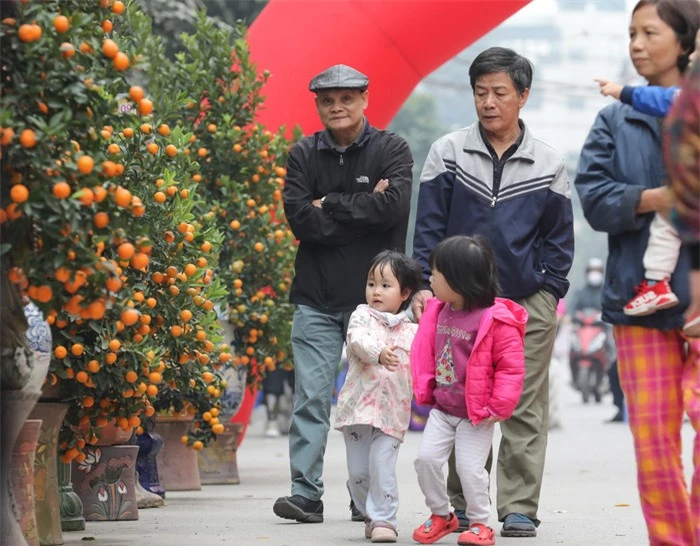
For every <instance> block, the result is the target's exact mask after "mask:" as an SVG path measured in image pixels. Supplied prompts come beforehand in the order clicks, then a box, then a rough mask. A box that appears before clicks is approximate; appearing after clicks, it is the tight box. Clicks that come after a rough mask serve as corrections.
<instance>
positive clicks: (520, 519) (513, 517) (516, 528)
mask: <svg viewBox="0 0 700 546" xmlns="http://www.w3.org/2000/svg"><path fill="white" fill-rule="evenodd" d="M501 536H502V537H536V536H537V525H535V522H534V521H532V520H531V519H530V518H529V517H527V516H525V515H523V514H518V513H517V512H514V513H512V514H508V515H507V516H506V519H505V520H504V521H503V527H502V528H501Z"/></svg>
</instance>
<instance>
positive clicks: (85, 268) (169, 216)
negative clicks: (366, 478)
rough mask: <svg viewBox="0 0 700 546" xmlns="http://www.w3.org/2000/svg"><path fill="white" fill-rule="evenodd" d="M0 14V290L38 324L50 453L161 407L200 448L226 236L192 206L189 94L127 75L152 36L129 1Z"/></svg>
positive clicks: (153, 42) (195, 202)
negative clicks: (158, 93)
mask: <svg viewBox="0 0 700 546" xmlns="http://www.w3.org/2000/svg"><path fill="white" fill-rule="evenodd" d="M8 6H9V11H10V13H8ZM3 17H4V18H3V19H2V21H1V22H0V45H1V47H2V51H3V57H2V61H1V64H2V73H1V76H2V97H1V98H0V105H1V107H2V110H1V112H0V128H1V129H0V131H1V133H0V135H1V136H0V143H1V145H2V164H1V171H0V173H1V175H2V184H1V185H0V200H1V204H2V208H1V209H0V229H1V230H2V232H1V235H2V246H1V247H0V267H1V269H2V270H1V272H0V279H1V280H2V290H3V294H2V300H3V302H10V301H13V299H12V298H11V297H10V298H8V297H6V296H8V294H11V293H12V292H15V293H17V292H19V291H21V293H22V295H23V296H24V297H26V298H29V299H30V300H32V301H34V302H35V303H36V304H37V305H38V306H39V307H40V309H42V311H43V312H44V313H45V316H46V317H47V318H48V320H49V322H50V323H51V324H52V332H53V344H54V350H53V354H54V358H53V360H52V362H51V368H50V373H49V377H48V379H47V380H48V382H49V383H52V384H57V386H58V387H59V389H60V396H61V398H62V399H63V400H64V401H66V402H69V404H70V409H69V412H68V415H67V418H66V421H65V423H64V427H63V429H62V433H61V439H62V443H61V447H62V452H63V460H64V461H66V462H67V461H70V460H72V459H74V458H77V459H78V460H81V457H84V455H83V454H82V452H81V450H82V448H83V447H84V446H85V444H86V443H88V444H93V443H96V442H97V441H98V440H99V434H100V429H101V428H102V427H103V426H105V425H106V424H107V423H109V422H115V423H116V424H117V425H118V426H119V427H121V428H123V429H125V430H131V429H133V428H138V427H139V425H140V422H141V419H142V417H143V416H150V415H153V413H154V412H155V409H156V407H166V406H167V407H172V408H173V409H175V410H187V411H188V412H189V413H190V414H193V415H195V416H197V418H198V422H199V424H200V426H199V427H198V428H197V429H196V430H195V431H193V433H192V437H191V438H190V440H189V442H188V443H190V445H192V446H193V447H195V448H201V447H202V446H203V445H204V443H206V441H208V440H209V439H211V438H212V437H213V436H214V435H215V434H216V433H218V432H220V431H222V430H223V425H221V424H220V423H218V419H217V418H216V414H217V413H218V397H219V396H220V394H221V392H222V390H223V389H225V384H222V382H221V380H220V378H219V376H218V375H217V374H216V373H215V369H214V368H213V367H212V363H216V365H217V366H220V365H226V364H228V362H229V361H230V359H231V356H230V354H229V353H228V352H227V348H226V347H222V346H221V345H219V341H220V330H221V329H220V324H219V322H218V319H217V316H216V313H215V312H214V309H215V306H216V305H217V303H218V302H219V301H220V300H222V299H223V298H225V296H226V286H227V283H226V281H225V279H223V278H220V277H219V276H218V274H217V273H215V272H217V271H219V269H220V268H218V267H217V264H218V259H219V252H220V248H221V244H222V241H223V240H224V237H227V236H228V235H227V234H224V233H223V232H222V231H221V230H220V229H219V225H220V221H219V220H218V218H217V215H216V214H215V213H213V212H214V211H210V212H212V213H211V214H203V213H202V211H204V210H205V209H206V208H207V207H209V206H210V205H209V196H208V195H207V193H206V192H204V191H202V190H201V189H200V188H199V185H198V180H199V177H200V176H202V175H201V174H199V171H200V165H199V164H198V159H199V156H198V155H193V154H191V153H189V151H190V150H191V149H192V145H193V143H195V142H196V141H197V136H196V135H195V134H194V131H193V127H192V126H191V125H189V124H188V123H183V122H178V121H177V116H178V112H179V111H180V110H181V109H183V108H185V107H186V105H187V103H188V102H190V100H189V99H188V98H187V95H186V93H184V92H183V93H176V94H175V95H174V97H173V98H171V99H170V100H169V101H167V102H165V101H156V100H155V98H154V97H152V96H151V95H149V94H148V93H147V92H145V91H144V90H143V89H142V88H141V87H139V86H138V85H134V84H135V83H139V82H141V84H142V85H144V84H143V82H144V81H149V79H156V77H155V76H153V71H154V70H155V68H154V67H155V66H156V65H157V64H158V63H153V62H152V59H153V58H154V57H153V55H157V54H158V53H159V52H160V51H161V48H160V45H159V42H158V40H157V39H156V38H155V37H153V36H152V34H151V32H150V23H149V21H148V19H147V18H146V16H145V15H143V14H142V13H140V12H139V10H138V9H137V6H136V5H135V4H133V3H130V2H127V4H126V5H125V4H124V3H123V2H121V1H120V0H102V1H100V2H97V1H93V0H61V1H60V2H59V1H57V0H48V1H45V2H41V3H38V2H37V3H33V2H31V3H24V2H22V3H3ZM156 58H157V57H156ZM144 87H147V85H144ZM154 104H155V105H156V106H154ZM171 127H172V129H171ZM205 200H206V203H205ZM14 301H21V300H19V299H18V298H16V299H15V300H14ZM11 311H12V313H14V314H16V315H18V316H21V314H22V309H21V307H19V308H15V309H12V310H11ZM3 327H4V326H3ZM8 341H9V342H14V343H19V341H18V339H17V337H16V336H13V337H8V336H6V335H3V344H4V343H6V342H8ZM3 349H5V347H3ZM212 410H213V411H212ZM207 414H208V415H207ZM202 417H209V418H208V419H203V418H202Z"/></svg>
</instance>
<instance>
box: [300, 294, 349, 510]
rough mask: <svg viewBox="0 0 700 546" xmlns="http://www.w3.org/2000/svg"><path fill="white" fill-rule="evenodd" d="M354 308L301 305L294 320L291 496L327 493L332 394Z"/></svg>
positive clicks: (311, 497) (314, 498)
mask: <svg viewBox="0 0 700 546" xmlns="http://www.w3.org/2000/svg"><path fill="white" fill-rule="evenodd" d="M351 314H352V311H338V312H332V311H322V310H320V309H316V308H314V307H309V306H307V305H298V306H297V308H296V310H295V311H294V319H293V322H292V352H293V353H294V373H295V375H294V413H293V415H292V423H291V426H290V428H289V466H290V470H291V474H292V495H301V496H303V497H306V498H307V499H309V500H312V501H317V500H320V499H321V496H322V495H323V480H322V475H323V456H324V454H325V452H326V442H327V440H328V430H329V428H330V416H331V397H332V395H333V387H334V385H335V376H336V374H337V371H338V364H339V362H340V356H341V353H342V350H343V342H344V341H345V334H346V332H347V328H348V321H349V320H350V315H351Z"/></svg>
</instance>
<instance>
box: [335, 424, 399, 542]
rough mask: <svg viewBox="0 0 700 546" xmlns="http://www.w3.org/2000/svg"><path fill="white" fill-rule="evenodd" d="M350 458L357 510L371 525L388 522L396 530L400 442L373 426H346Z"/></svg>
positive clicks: (353, 492) (349, 483) (346, 444)
mask: <svg viewBox="0 0 700 546" xmlns="http://www.w3.org/2000/svg"><path fill="white" fill-rule="evenodd" d="M343 435H344V436H345V450H346V454H347V460H348V474H349V476H350V479H349V480H348V487H349V488H350V495H351V496H352V500H353V502H354V503H355V506H356V507H357V509H358V510H359V511H360V512H362V513H363V514H366V516H367V518H369V519H370V520H371V521H372V524H377V523H387V524H389V525H390V526H391V527H392V528H393V529H396V512H397V511H398V509H399V486H398V483H397V481H396V460H397V459H398V456H399V448H400V447H401V442H400V441H399V440H397V439H396V438H393V437H392V436H389V435H387V434H384V433H383V432H382V431H381V430H379V429H378V428H375V427H373V426H372V425H353V426H350V427H344V428H343Z"/></svg>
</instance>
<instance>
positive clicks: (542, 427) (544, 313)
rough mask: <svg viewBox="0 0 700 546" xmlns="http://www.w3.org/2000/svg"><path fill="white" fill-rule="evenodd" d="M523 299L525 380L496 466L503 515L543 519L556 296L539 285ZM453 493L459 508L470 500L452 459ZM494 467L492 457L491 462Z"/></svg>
mask: <svg viewBox="0 0 700 546" xmlns="http://www.w3.org/2000/svg"><path fill="white" fill-rule="evenodd" d="M518 303H519V304H520V305H522V306H523V307H525V309H527V312H528V315H529V318H528V321H527V330H526V332H525V383H524V385H523V393H522V395H521V396H520V402H519V403H518V406H517V407H516V408H515V412H513V416H512V417H511V418H510V419H508V420H507V421H503V422H502V423H501V424H500V426H501V434H502V438H501V444H500V446H499V449H498V463H497V471H496V485H497V499H496V505H497V507H498V520H499V521H503V520H504V519H505V517H506V516H507V515H508V514H512V513H513V512H518V513H520V514H524V515H526V516H527V517H529V518H530V519H532V520H534V521H535V522H536V523H538V524H539V520H538V519H537V508H538V506H539V503H540V490H541V488H542V476H543V474H544V460H545V453H546V451H547V432H548V428H549V362H550V360H551V358H552V347H553V346H554V337H555V335H556V331H557V316H556V310H557V300H556V298H555V297H554V296H553V295H551V294H550V293H549V292H546V291H545V290H540V291H539V292H535V293H534V294H532V295H531V296H528V297H527V298H523V299H522V300H519V301H518ZM450 462H451V464H450V475H449V476H448V482H447V486H448V494H449V496H450V500H451V501H452V506H454V508H455V510H463V509H464V508H465V507H466V502H465V501H464V497H463V496H462V492H461V485H460V483H459V477H458V476H457V475H456V474H455V475H453V469H454V458H452V460H451V461H450ZM486 467H487V470H490V468H491V458H490V457H489V460H488V461H487V463H486Z"/></svg>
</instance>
